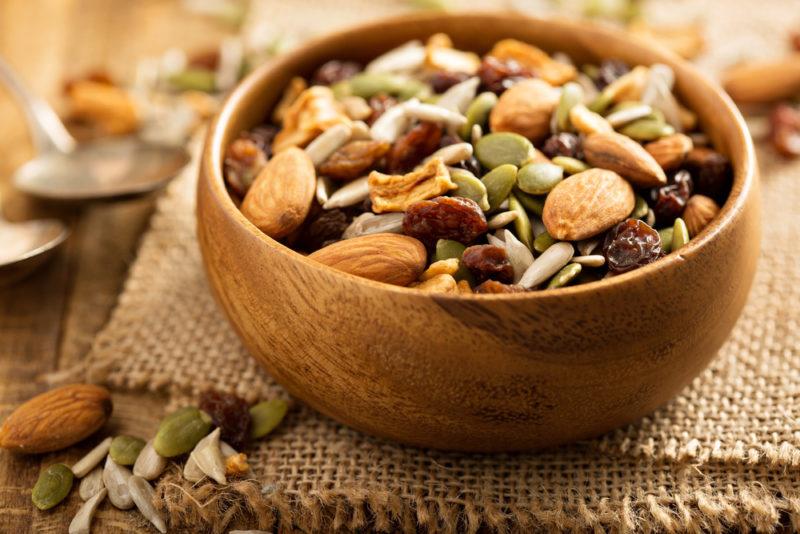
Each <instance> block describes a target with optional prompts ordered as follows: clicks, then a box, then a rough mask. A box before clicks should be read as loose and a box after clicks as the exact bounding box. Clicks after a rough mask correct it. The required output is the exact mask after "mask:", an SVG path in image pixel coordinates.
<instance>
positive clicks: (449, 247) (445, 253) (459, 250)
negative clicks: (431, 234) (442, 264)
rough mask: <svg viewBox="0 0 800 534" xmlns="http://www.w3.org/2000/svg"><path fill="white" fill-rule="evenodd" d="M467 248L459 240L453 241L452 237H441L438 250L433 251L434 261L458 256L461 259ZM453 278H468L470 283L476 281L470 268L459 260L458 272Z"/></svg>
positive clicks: (437, 243) (437, 246)
mask: <svg viewBox="0 0 800 534" xmlns="http://www.w3.org/2000/svg"><path fill="white" fill-rule="evenodd" d="M466 249H467V247H466V246H464V245H462V244H461V243H459V242H458V241H453V240H452V239H440V240H438V241H437V242H436V250H435V251H434V253H433V261H440V260H449V259H450V258H458V259H459V260H461V256H462V255H463V254H464V251H465V250H466ZM453 278H455V279H456V280H467V281H468V282H470V284H472V283H474V281H475V280H474V278H473V276H472V273H471V272H469V269H467V267H466V266H465V265H464V264H463V263H461V262H460V261H459V264H458V270H457V271H456V274H454V275H453Z"/></svg>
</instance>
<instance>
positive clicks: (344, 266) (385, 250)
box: [308, 234, 427, 286]
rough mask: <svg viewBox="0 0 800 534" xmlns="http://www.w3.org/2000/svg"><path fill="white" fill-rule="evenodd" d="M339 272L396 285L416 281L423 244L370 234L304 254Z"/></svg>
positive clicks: (402, 237) (403, 237) (421, 267)
mask: <svg viewBox="0 0 800 534" xmlns="http://www.w3.org/2000/svg"><path fill="white" fill-rule="evenodd" d="M308 257H309V258H311V259H314V260H317V261H318V262H320V263H324V264H325V265H328V266H330V267H333V268H334V269H337V270H339V271H344V272H346V273H350V274H354V275H356V276H361V277H363V278H369V279H370V280H375V281H376V282H384V283H386V284H392V285H396V286H407V285H408V284H410V283H412V282H416V281H417V279H418V278H419V276H420V275H421V274H422V271H424V270H425V264H426V260H427V254H426V251H425V246H424V245H423V244H422V243H421V242H420V241H418V240H416V239H414V238H413V237H409V236H406V235H399V234H372V235H365V236H361V237H355V238H353V239H345V240H344V241H339V242H337V243H334V244H332V245H328V246H327V247H324V248H321V249H319V250H318V251H316V252H314V253H313V254H311V255H309V256H308Z"/></svg>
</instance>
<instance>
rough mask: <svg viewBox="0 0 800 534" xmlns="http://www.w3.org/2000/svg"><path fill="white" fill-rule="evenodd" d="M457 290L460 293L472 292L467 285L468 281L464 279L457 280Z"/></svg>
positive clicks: (470, 287)
mask: <svg viewBox="0 0 800 534" xmlns="http://www.w3.org/2000/svg"><path fill="white" fill-rule="evenodd" d="M457 285H458V292H459V293H461V294H462V295H471V294H472V286H470V285H469V282H467V281H466V280H459V281H458V284H457Z"/></svg>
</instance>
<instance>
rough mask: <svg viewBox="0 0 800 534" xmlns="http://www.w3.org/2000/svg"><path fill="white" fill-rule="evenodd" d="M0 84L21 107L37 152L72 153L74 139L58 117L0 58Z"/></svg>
mask: <svg viewBox="0 0 800 534" xmlns="http://www.w3.org/2000/svg"><path fill="white" fill-rule="evenodd" d="M0 83H4V84H5V85H6V86H7V87H8V88H9V89H10V90H11V93H12V94H13V95H14V96H16V97H17V99H18V100H19V103H20V104H21V105H22V108H23V110H24V111H25V115H26V117H27V119H28V125H29V127H30V129H31V133H32V137H33V144H34V145H35V146H36V149H37V150H38V151H39V152H52V151H54V150H55V151H59V152H63V153H69V152H72V151H73V150H74V149H75V145H76V143H75V139H74V138H73V137H72V136H71V135H70V134H69V132H67V129H66V128H65V127H64V124H63V123H62V122H61V120H60V119H59V118H58V115H57V114H56V112H55V111H53V108H51V107H50V105H49V104H47V102H45V101H44V100H42V99H41V98H39V97H37V96H36V95H34V94H33V93H31V91H29V90H28V88H27V87H25V85H24V84H23V83H22V81H21V80H20V79H19V76H17V74H16V73H15V72H14V71H13V70H12V69H11V67H10V66H9V65H8V64H7V63H6V62H5V61H3V59H2V58H0Z"/></svg>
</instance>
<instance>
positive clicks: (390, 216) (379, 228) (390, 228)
mask: <svg viewBox="0 0 800 534" xmlns="http://www.w3.org/2000/svg"><path fill="white" fill-rule="evenodd" d="M404 217H405V214H404V213H382V214H380V215H376V214H374V213H372V212H369V211H368V212H366V213H362V214H361V215H359V216H358V217H356V218H355V219H353V222H352V223H350V226H348V227H347V228H346V229H345V231H344V233H343V234H342V239H351V238H353V237H359V236H362V235H369V234H380V233H385V232H390V233H393V234H399V233H401V232H402V231H403V218H404Z"/></svg>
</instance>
